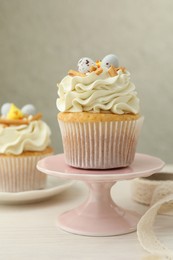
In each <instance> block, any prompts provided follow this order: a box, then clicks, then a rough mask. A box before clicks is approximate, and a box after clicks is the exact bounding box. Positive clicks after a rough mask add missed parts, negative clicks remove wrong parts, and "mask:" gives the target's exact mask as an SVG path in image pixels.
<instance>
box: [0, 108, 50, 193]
mask: <svg viewBox="0 0 173 260" xmlns="http://www.w3.org/2000/svg"><path fill="white" fill-rule="evenodd" d="M50 135H51V131H50V128H49V127H48V125H47V124H46V123H45V122H43V121H42V120H41V114H40V113H38V114H36V111H35V108H34V106H33V105H26V106H24V107H23V108H22V109H19V108H17V107H16V106H15V105H14V104H9V103H6V104H4V105H3V106H2V107H1V116H0V191H4V192H21V191H28V190H36V189H42V188H44V187H45V184H46V175H45V174H43V173H41V172H39V171H38V170H37V169H36V164H37V162H38V161H39V160H40V159H42V158H43V157H45V156H48V155H51V154H52V148H51V147H50Z"/></svg>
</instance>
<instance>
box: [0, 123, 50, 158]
mask: <svg viewBox="0 0 173 260" xmlns="http://www.w3.org/2000/svg"><path fill="white" fill-rule="evenodd" d="M50 135H51V131H50V128H49V127H48V125H47V124H46V123H45V122H43V121H42V120H36V121H32V122H30V123H29V124H28V125H24V124H23V125H10V126H5V125H3V124H1V125H0V154H14V155H19V154H21V153H22V152H24V151H42V150H44V149H45V148H46V147H47V146H49V144H50Z"/></svg>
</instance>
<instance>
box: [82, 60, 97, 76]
mask: <svg viewBox="0 0 173 260" xmlns="http://www.w3.org/2000/svg"><path fill="white" fill-rule="evenodd" d="M92 66H96V64H95V62H94V61H93V60H92V59H90V58H86V57H85V58H81V59H80V60H79V61H78V71H79V72H81V73H87V72H90V68H91V67H92Z"/></svg>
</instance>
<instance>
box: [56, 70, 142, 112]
mask: <svg viewBox="0 0 173 260" xmlns="http://www.w3.org/2000/svg"><path fill="white" fill-rule="evenodd" d="M58 95H59V98H57V102H56V104H57V108H58V110H59V111H61V112H82V111H88V112H91V111H92V112H101V111H109V112H111V113H114V114H125V113H132V114H137V113H139V98H138V97H137V92H136V89H135V85H134V84H133V83H132V82H131V80H130V73H129V72H128V71H127V70H126V71H125V72H123V71H122V70H121V69H120V70H118V71H117V75H116V76H114V77H110V75H109V73H108V69H107V68H104V69H103V72H102V73H101V74H100V75H96V73H95V72H92V73H87V74H86V76H85V77H81V76H74V77H72V76H69V75H67V76H66V77H65V78H64V79H63V80H62V81H61V82H60V84H58Z"/></svg>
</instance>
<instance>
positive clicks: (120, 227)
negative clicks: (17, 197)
mask: <svg viewBox="0 0 173 260" xmlns="http://www.w3.org/2000/svg"><path fill="white" fill-rule="evenodd" d="M163 166H164V162H163V161H162V160H160V159H159V158H156V157H152V156H149V155H145V154H136V156H135V160H134V162H133V163H132V164H131V165H130V166H129V167H126V168H120V169H112V170H83V169H76V168H73V167H70V166H68V165H67V164H66V163H65V159H64V155H63V154H59V155H54V156H49V157H47V158H44V159H42V160H41V161H39V162H38V164H37V168H38V169H39V170H40V171H42V172H44V173H46V174H50V175H53V176H57V177H61V178H67V179H75V180H81V181H84V182H85V183H86V184H87V185H88V187H89V195H88V199H87V200H86V202H84V203H83V204H82V205H80V206H79V207H77V208H76V209H72V210H70V211H67V212H66V213H64V214H62V215H61V216H59V217H58V221H57V225H58V227H60V228H61V229H63V230H66V231H68V232H71V233H74V234H80V235H86V236H113V235H121V234H126V233H130V232H133V231H135V230H136V227H137V223H138V221H139V219H140V217H141V216H140V215H139V214H138V213H136V212H133V211H130V210H127V209H123V208H121V207H119V206H117V205H116V204H115V202H114V201H113V200H112V198H111V193H110V191H111V188H112V186H113V185H114V184H115V183H116V182H117V181H120V180H130V179H134V178H139V177H147V176H150V175H152V174H153V173H155V172H156V171H158V170H161V169H162V167H163Z"/></svg>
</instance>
